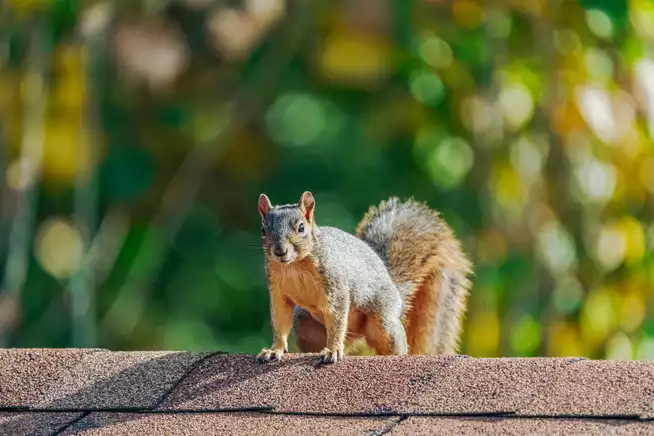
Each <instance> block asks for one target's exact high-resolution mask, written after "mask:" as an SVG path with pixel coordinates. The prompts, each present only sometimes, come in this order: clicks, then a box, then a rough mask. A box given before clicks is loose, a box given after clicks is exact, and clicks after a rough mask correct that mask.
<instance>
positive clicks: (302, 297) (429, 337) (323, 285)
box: [257, 191, 473, 363]
mask: <svg viewBox="0 0 654 436" xmlns="http://www.w3.org/2000/svg"><path fill="white" fill-rule="evenodd" d="M315 206H316V202H315V199H314V197H313V195H312V194H311V192H308V191H307V192H304V193H303V194H302V196H301V198H300V201H299V202H298V203H297V204H286V205H277V206H273V205H272V204H271V202H270V199H269V198H268V197H267V196H266V195H265V194H261V195H260V196H259V202H258V209H259V214H260V215H261V224H262V225H261V240H262V246H263V251H264V258H265V262H264V265H265V268H264V269H265V273H266V282H267V286H268V290H269V294H270V314H271V324H272V330H273V344H272V346H271V347H270V348H264V349H263V350H262V351H261V352H260V353H259V354H258V355H257V359H258V360H259V361H260V362H268V361H273V360H280V359H281V358H282V356H283V354H284V353H287V352H288V337H289V335H290V334H291V333H293V334H294V336H295V339H296V343H297V346H298V348H299V349H300V351H301V352H303V353H320V354H319V358H320V360H321V361H322V362H323V363H333V362H338V361H340V360H342V359H343V356H344V353H345V347H346V346H349V345H351V344H352V343H353V341H355V340H358V339H361V338H365V341H366V342H367V343H368V345H369V346H370V347H371V348H373V349H374V350H375V351H376V353H377V354H378V355H406V354H427V355H437V354H456V352H457V349H458V346H459V336H460V331H461V323H462V318H463V317H464V315H465V312H466V305H467V299H468V293H469V291H470V287H471V286H472V282H471V280H470V279H469V276H470V275H471V274H472V273H473V271H472V263H471V262H470V261H469V260H468V258H467V257H466V255H465V254H464V253H463V251H462V248H461V244H460V242H459V240H458V239H457V238H456V237H455V235H454V232H453V231H452V230H451V228H450V227H449V226H448V225H447V224H446V223H445V221H444V220H443V219H442V218H441V217H440V215H439V213H438V212H436V211H435V210H433V209H430V208H429V207H427V206H426V205H425V204H421V203H419V202H417V201H415V200H414V199H409V200H406V201H400V199H398V198H397V197H391V198H389V199H388V200H386V201H382V202H381V203H380V204H379V205H378V206H372V207H371V208H370V209H369V210H368V212H367V213H366V214H365V216H364V217H363V219H362V221H361V222H360V223H359V225H358V226H357V228H356V231H355V234H354V235H353V234H350V233H347V232H345V231H343V230H340V229H337V228H334V227H327V226H318V225H317V224H316V221H315V218H314V212H315Z"/></svg>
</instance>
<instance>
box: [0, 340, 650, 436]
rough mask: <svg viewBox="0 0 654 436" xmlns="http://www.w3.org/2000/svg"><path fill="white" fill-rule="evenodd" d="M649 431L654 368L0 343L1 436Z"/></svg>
mask: <svg viewBox="0 0 654 436" xmlns="http://www.w3.org/2000/svg"><path fill="white" fill-rule="evenodd" d="M82 431H84V434H89V435H123V434H124V435H132V434H157V435H158V434H182V435H183V434H202V433H207V434H230V435H231V434H254V435H256V434H282V435H284V434H289V435H290V434H297V433H300V434H303V433H305V434H345V435H349V434H352V435H381V434H392V435H404V434H406V435H414V434H418V435H419V434H448V435H449V434H478V433H480V432H482V433H484V434H495V433H496V434H555V433H565V434H604V433H611V434H629V435H633V434H654V362H651V361H598V360H586V359H579V358H498V359H481V358H480V359H478V358H471V357H467V356H448V357H428V356H388V357H354V356H351V357H346V359H345V360H344V361H342V362H339V363H337V364H333V365H318V364H317V363H316V360H315V356H313V355H287V356H285V358H284V359H283V360H282V361H281V362H277V363H269V364H259V363H257V362H256V361H255V359H254V356H250V355H233V354H225V353H192V352H112V351H107V350H100V349H5V350H2V351H0V434H1V435H5V434H11V435H53V434H61V435H72V434H79V433H81V432H82Z"/></svg>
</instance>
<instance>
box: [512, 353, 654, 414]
mask: <svg viewBox="0 0 654 436" xmlns="http://www.w3.org/2000/svg"><path fill="white" fill-rule="evenodd" d="M652 402H654V363H652V362H645V361H601V360H583V361H580V362H577V363H575V364H574V365H571V366H570V367H569V368H567V369H566V370H565V371H562V372H561V373H560V374H559V375H558V377H557V380H556V382H555V383H551V384H549V385H548V386H547V387H546V388H545V389H539V390H538V391H537V392H536V395H535V396H534V398H533V400H532V401H531V402H530V403H528V404H526V405H525V406H524V407H522V408H520V409H519V410H518V414H520V415H531V416H534V415H536V416H560V415H569V416H634V417H639V416H644V415H645V414H646V413H647V412H648V410H649V406H650V404H652Z"/></svg>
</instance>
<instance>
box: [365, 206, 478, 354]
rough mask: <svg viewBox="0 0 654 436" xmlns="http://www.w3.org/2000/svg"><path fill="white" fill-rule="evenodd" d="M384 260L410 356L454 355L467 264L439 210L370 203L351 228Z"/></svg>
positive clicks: (466, 288) (463, 304) (467, 282)
mask: <svg viewBox="0 0 654 436" xmlns="http://www.w3.org/2000/svg"><path fill="white" fill-rule="evenodd" d="M356 235H357V237H359V238H360V239H362V240H363V241H365V242H366V243H367V244H368V245H370V246H371V247H372V248H373V249H374V250H375V251H376V252H377V254H379V256H380V257H381V258H382V260H383V261H384V262H385V263H386V267H387V268H388V270H389V272H390V274H391V277H392V278H393V281H394V282H395V283H396V285H397V286H398V288H399V290H400V292H401V293H402V294H403V296H404V301H405V309H404V320H403V322H404V325H405V328H406V331H407V339H408V342H409V353H410V354H454V353H456V352H457V350H458V344H459V337H460V333H461V323H462V319H463V317H464V315H465V311H466V305H467V299H468V293H469V289H470V287H471V284H472V283H471V282H470V280H469V279H468V276H469V275H470V274H472V264H471V263H470V261H469V260H468V259H467V257H466V256H465V254H464V253H463V251H462V250H461V244H460V242H459V241H458V240H457V238H456V237H455V236H454V233H453V232H452V230H451V229H450V227H449V226H448V225H447V224H446V223H445V221H443V219H441V217H440V216H439V214H438V213H437V212H436V211H434V210H432V209H430V208H429V207H427V206H426V205H424V204H421V203H418V202H416V201H414V200H413V199H411V200H407V201H404V202H402V201H400V200H399V199H398V198H395V197H391V198H390V199H388V200H387V201H383V202H382V203H381V204H380V205H379V206H376V207H371V208H370V209H369V210H368V212H367V213H366V215H365V216H364V217H363V219H362V220H361V222H360V223H359V225H358V226H357V229H356Z"/></svg>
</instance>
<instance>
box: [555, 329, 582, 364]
mask: <svg viewBox="0 0 654 436" xmlns="http://www.w3.org/2000/svg"><path fill="white" fill-rule="evenodd" d="M547 355H548V356H551V357H564V356H565V357H570V356H577V357H584V350H583V349H582V346H581V340H580V338H579V332H578V331H577V329H576V328H575V326H573V325H571V324H570V323H565V322H558V323H555V324H553V325H552V326H551V327H550V328H549V332H548V341H547Z"/></svg>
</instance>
